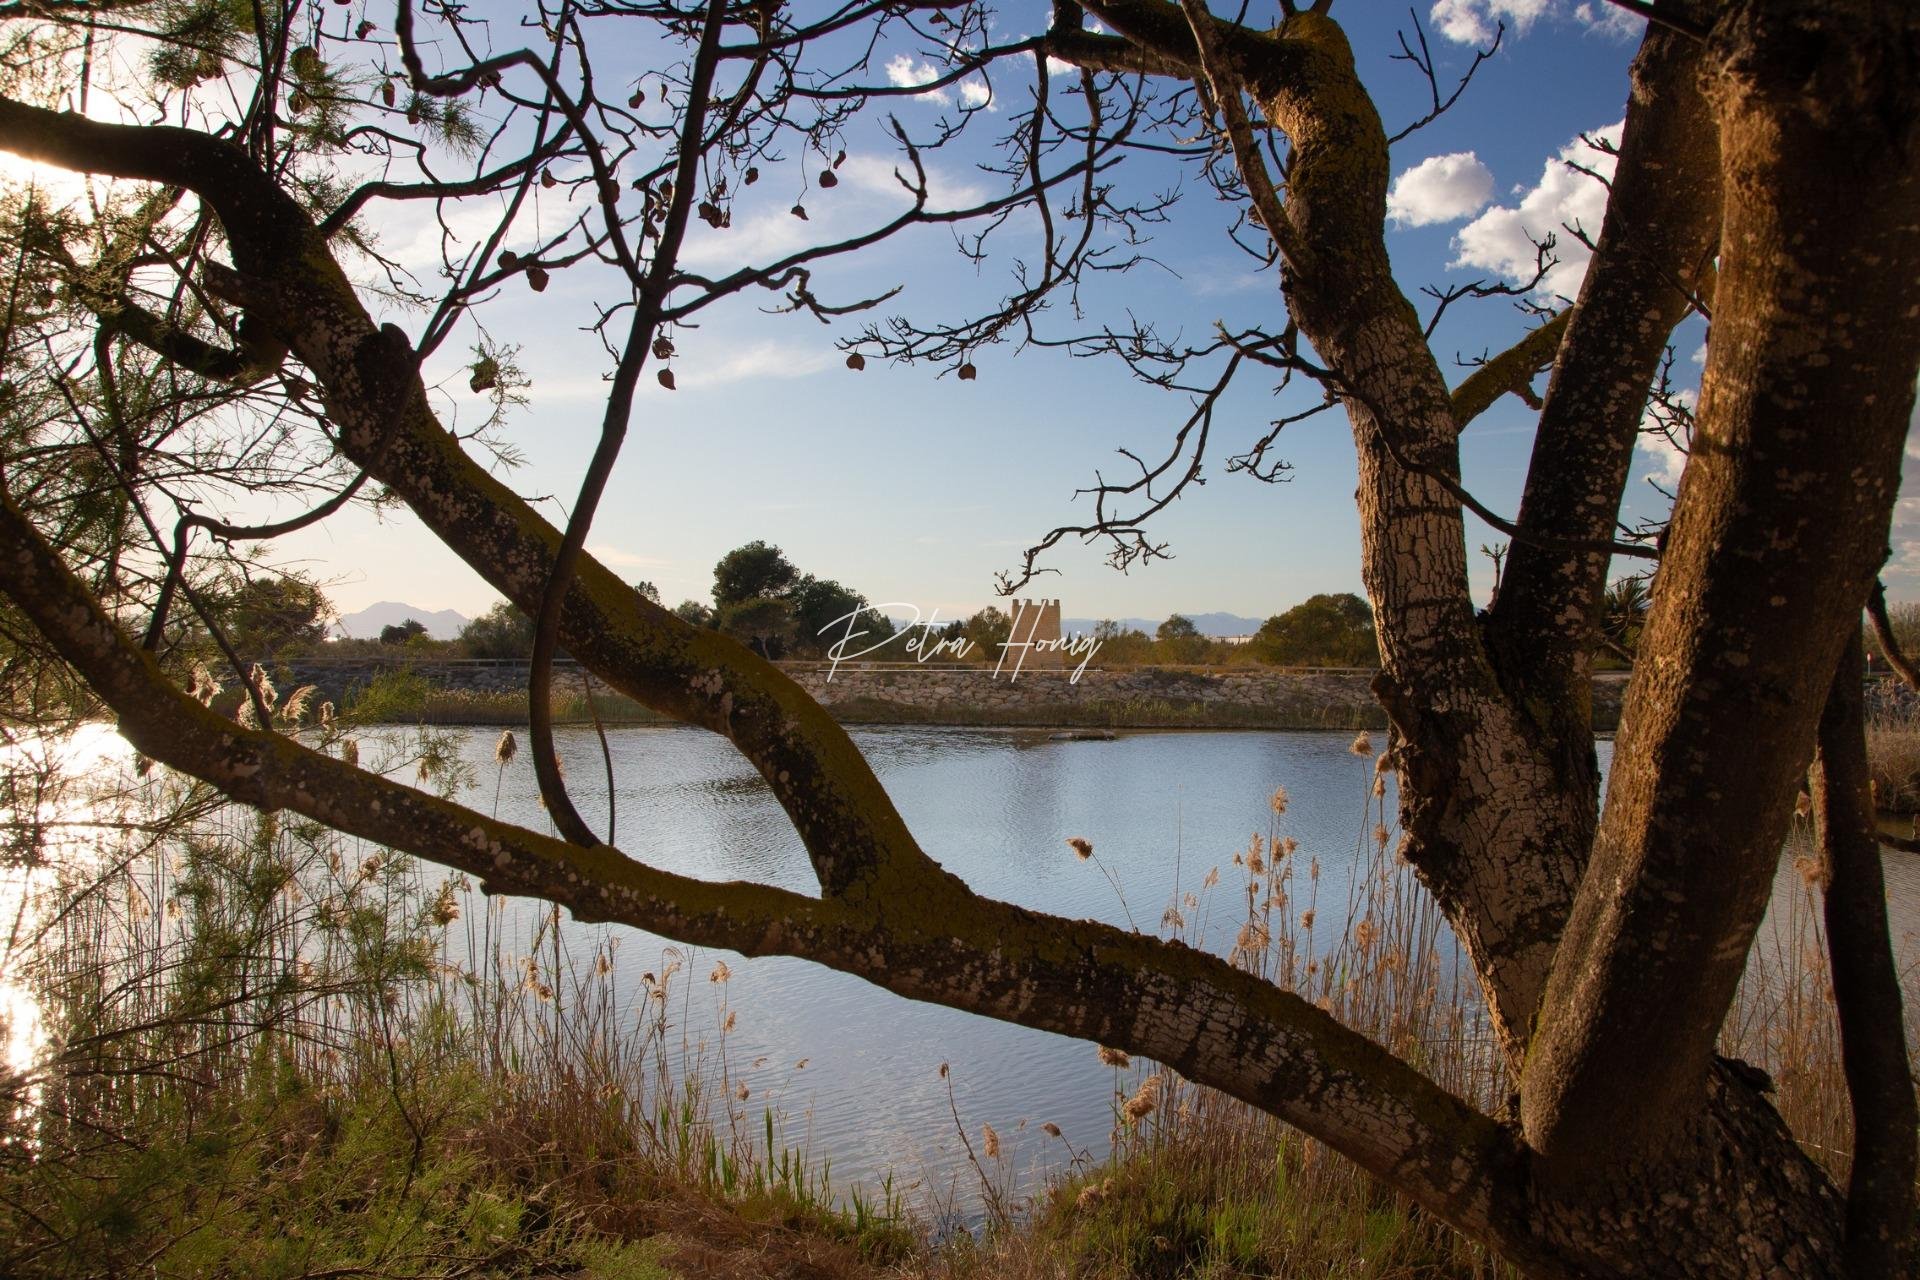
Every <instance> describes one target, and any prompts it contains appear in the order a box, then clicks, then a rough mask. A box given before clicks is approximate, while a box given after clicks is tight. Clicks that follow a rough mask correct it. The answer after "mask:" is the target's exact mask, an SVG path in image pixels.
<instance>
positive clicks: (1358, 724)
mask: <svg viewBox="0 0 1920 1280" xmlns="http://www.w3.org/2000/svg"><path fill="white" fill-rule="evenodd" d="M553 709H554V721H555V722H556V723H558V724H591V723H593V722H594V720H595V718H596V717H597V718H598V720H599V722H600V723H601V724H608V725H614V724H619V725H627V724H669V723H672V721H670V720H668V719H667V717H665V716H662V715H660V714H659V713H658V712H655V711H653V710H651V709H649V708H647V707H643V706H641V705H640V704H639V703H638V702H635V701H634V700H633V699H632V698H629V697H627V696H626V695H625V694H620V693H613V692H600V691H596V692H595V693H594V694H593V695H592V698H591V700H590V701H589V699H588V697H587V696H586V695H585V694H583V693H580V692H578V691H577V690H576V691H571V692H561V693H556V694H555V695H554V701H553ZM827 709H828V710H829V711H830V712H832V714H833V716H834V718H835V719H837V720H839V721H840V722H841V723H842V724H914V725H954V726H966V727H1002V728H1034V727H1058V728H1097V729H1363V728H1374V729H1377V728H1382V727H1384V726H1385V723H1386V720H1385V715H1384V713H1383V712H1382V711H1381V710H1380V709H1379V708H1378V707H1377V706H1373V705H1371V704H1369V705H1367V706H1363V707H1349V706H1337V705H1323V706H1293V707H1252V706H1245V705H1241V704H1238V703H1216V702H1195V701H1190V700H1174V699H1166V698H1145V697H1142V698H1125V699H1098V700H1090V701H1079V702H1033V703H1027V704H1021V705H1019V706H990V705H982V704H975V703H939V704H936V705H933V706H923V705H920V704H917V703H912V702H904V701H897V700H894V699H890V698H881V697H874V696H867V695H863V696H857V697H852V698H844V699H841V700H840V701H837V702H834V703H832V704H830V705H829V706H828V708H827ZM348 710H349V711H351V712H352V714H353V715H354V716H355V718H356V719H358V720H360V721H361V722H362V723H367V724H412V725H418V724H427V725H514V726H517V725H523V724H525V723H526V722H527V697H526V693H525V691H523V690H522V691H502V692H487V691H481V690H468V689H448V688H445V687H442V686H439V685H435V684H433V683H432V682H431V681H429V680H428V679H427V678H426V677H425V676H422V675H420V674H419V673H417V672H413V671H396V672H390V673H388V674H385V675H382V676H380V677H378V678H376V679H375V680H373V681H371V682H369V683H368V684H367V685H366V686H365V687H363V688H361V689H358V690H356V691H355V692H354V695H353V697H352V699H351V700H350V701H349V703H348Z"/></svg>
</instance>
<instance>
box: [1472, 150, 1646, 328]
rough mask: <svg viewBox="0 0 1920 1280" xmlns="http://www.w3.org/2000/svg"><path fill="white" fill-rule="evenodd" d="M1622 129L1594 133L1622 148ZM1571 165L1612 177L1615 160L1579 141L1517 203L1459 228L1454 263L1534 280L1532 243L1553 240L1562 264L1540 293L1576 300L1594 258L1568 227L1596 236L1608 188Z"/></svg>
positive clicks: (1546, 169)
mask: <svg viewBox="0 0 1920 1280" xmlns="http://www.w3.org/2000/svg"><path fill="white" fill-rule="evenodd" d="M1620 131H1621V125H1619V124H1614V125H1609V126H1608V127H1607V128H1605V129H1599V130H1596V131H1595V135H1596V136H1597V137H1599V138H1602V139H1605V140H1606V141H1607V142H1609V143H1612V144H1614V145H1615V146H1618V145H1619V142H1620ZM1569 162H1571V163H1572V164H1578V165H1580V166H1582V167H1583V168H1587V169H1591V170H1592V171H1593V172H1594V173H1598V174H1600V175H1601V176H1602V177H1605V178H1612V177H1613V164H1614V160H1613V157H1612V156H1610V155H1608V154H1606V153H1605V152H1601V151H1595V150H1594V149H1593V148H1591V147H1589V146H1588V145H1587V144H1586V143H1585V142H1584V141H1583V140H1581V139H1579V138H1575V139H1574V140H1573V141H1572V142H1569V143H1568V144H1567V145H1566V146H1564V147H1562V148H1560V154H1559V156H1558V157H1556V158H1555V159H1552V160H1549V161H1547V163H1546V167H1545V168H1544V169H1543V170H1542V171H1541V174H1540V181H1539V182H1538V183H1537V184H1536V185H1535V186H1534V187H1533V188H1532V189H1531V190H1527V191H1524V192H1522V191H1519V190H1518V189H1516V194H1519V196H1520V199H1519V202H1518V203H1517V204H1514V205H1511V206H1495V207H1494V208H1491V209H1489V210H1487V211H1486V212H1485V213H1483V214H1481V215H1480V216H1479V217H1478V218H1475V219H1474V220H1473V221H1472V222H1469V223H1468V224H1467V225H1466V226H1464V227H1462V228H1460V233H1459V234H1458V235H1456V236H1455V237H1454V238H1453V245H1454V249H1455V250H1456V254H1457V256H1456V257H1455V258H1454V260H1453V263H1452V265H1453V266H1454V267H1477V268H1479V269H1481V270H1484V271H1492V272H1496V273H1497V274H1499V275H1502V276H1505V277H1506V278H1507V279H1509V280H1515V281H1524V280H1530V279H1532V278H1533V273H1534V248H1533V241H1534V240H1544V239H1545V238H1546V237H1547V236H1554V237H1556V243H1555V245H1554V256H1555V257H1557V258H1558V259H1559V262H1558V264H1557V265H1555V266H1554V268H1553V269H1552V270H1551V271H1549V272H1548V273H1547V277H1546V279H1545V280H1543V281H1541V284H1540V291H1541V292H1542V293H1545V294H1549V295H1555V294H1557V295H1559V296H1561V297H1567V298H1572V297H1576V296H1578V294H1579V292H1580V281H1581V280H1582V279H1584V278H1585V277H1586V274H1587V261H1588V259H1589V258H1591V257H1592V256H1593V255H1592V254H1591V253H1589V252H1588V251H1587V247H1586V246H1585V245H1583V244H1581V243H1580V242H1579V241H1578V240H1576V239H1575V238H1574V237H1573V236H1571V235H1569V234H1568V233H1567V231H1566V228H1567V227H1579V228H1581V229H1582V230H1583V231H1585V232H1586V234H1587V235H1589V236H1598V235H1599V234H1600V224H1601V221H1602V220H1603V219H1604V218H1605V217H1606V212H1607V189H1606V187H1605V186H1603V185H1602V184H1601V183H1599V182H1596V181H1595V180H1594V179H1593V178H1592V176H1590V175H1589V174H1585V173H1581V172H1580V171H1579V170H1577V169H1573V168H1570V167H1568V165H1569ZM1529 237H1531V238H1529Z"/></svg>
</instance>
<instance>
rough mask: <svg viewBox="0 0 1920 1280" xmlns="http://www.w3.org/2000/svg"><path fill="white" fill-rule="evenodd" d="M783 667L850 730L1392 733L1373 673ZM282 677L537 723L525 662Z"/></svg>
mask: <svg viewBox="0 0 1920 1280" xmlns="http://www.w3.org/2000/svg"><path fill="white" fill-rule="evenodd" d="M780 665H781V669H782V670H783V671H784V672H785V673H786V674H787V675H788V676H789V677H791V678H792V679H793V680H794V682H795V683H797V684H798V685H800V687H801V688H802V689H804V690H805V691H806V692H807V693H808V694H809V695H810V696H811V697H813V698H814V699H815V700H816V701H817V702H819V703H820V705H821V706H823V707H824V708H825V709H826V710H827V712H828V713H829V714H831V715H832V716H833V717H834V718H835V719H836V720H838V721H839V722H840V723H841V724H844V725H919V726H926V727H946V728H970V727H971V728H1006V729H1062V730H1065V729H1111V730H1120V729H1129V730H1139V729H1268V730H1306V729H1341V730H1353V731H1358V730H1361V729H1370V730H1382V729H1385V728H1386V727H1387V717H1386V712H1385V710H1384V709H1383V708H1382V707H1381V706H1380V704H1379V703H1378V701H1376V700H1375V698H1374V694H1373V687H1372V685H1373V679H1374V677H1375V675H1376V674H1377V669H1374V668H1325V667H1310V668H1272V667H1237V666H1236V667H1169V666H1147V667H1127V668H1113V669H1107V670H1089V671H1087V672H1086V673H1084V675H1083V676H1082V677H1081V678H1079V679H1077V680H1075V679H1072V678H1070V673H1069V672H1068V671H1066V670H1045V669H1041V670H1028V671H1026V672H1023V673H1022V674H1021V676H1020V678H1019V679H1017V680H1009V679H1004V678H996V677H995V675H994V672H993V669H992V668H989V667H959V666H940V667H934V666H928V667H915V666H911V665H905V664H902V665H898V666H893V665H881V664H872V665H866V666H859V667H854V666H850V665H844V664H843V665H842V666H840V667H839V668H838V669H837V670H836V669H835V668H833V667H831V666H830V665H829V664H827V663H820V662H790V663H782V664H780ZM273 666H274V675H275V678H276V679H277V680H278V679H282V678H284V679H285V680H286V681H289V682H290V683H291V684H292V685H308V684H311V685H315V686H317V688H318V690H319V693H318V696H319V697H320V698H322V699H325V700H329V701H333V702H334V703H336V705H338V706H341V707H343V708H346V709H347V710H349V711H351V712H353V713H355V714H356V715H359V716H360V717H361V718H363V719H365V720H367V721H369V722H382V723H425V724H436V725H491V726H504V727H509V728H511V727H514V726H516V725H522V724H525V723H526V721H527V716H526V711H525V699H526V664H525V663H524V662H509V661H474V660H464V661H462V660H444V659H442V660H437V661H429V660H409V659H406V658H391V659H389V658H360V659H313V658H295V659H288V660H283V661H280V662H277V663H275V664H273ZM570 669H573V668H571V664H568V666H567V667H563V668H561V669H560V670H558V671H557V672H556V677H557V678H556V684H557V685H558V686H559V689H560V690H561V691H560V692H559V693H557V694H556V697H555V706H554V715H555V722H556V723H578V724H591V723H593V722H594V720H595V718H596V717H597V718H598V720H599V721H600V723H602V724H603V725H631V724H642V725H644V724H671V723H673V721H672V720H670V719H668V718H667V717H665V716H662V715H659V714H658V713H656V712H653V711H651V710H649V709H648V708H646V707H643V706H641V705H640V704H639V703H637V702H635V701H633V700H632V699H630V698H627V697H625V696H624V695H622V694H618V693H614V692H611V691H606V690H603V689H600V688H595V689H594V690H593V692H592V694H591V701H589V696H588V694H587V693H586V691H585V688H584V681H581V682H579V683H576V682H574V681H571V680H568V679H567V675H568V672H569V670H570ZM1625 684H1626V673H1625V672H1602V673H1598V674H1596V676H1595V677H1594V683H1593V721H1594V727H1595V729H1596V730H1598V731H1600V732H1611V731H1612V729H1613V728H1614V727H1615V725H1616V723H1617V722H1618V719H1619V712H1620V702H1621V695H1622V693H1623V692H1624V688H1625Z"/></svg>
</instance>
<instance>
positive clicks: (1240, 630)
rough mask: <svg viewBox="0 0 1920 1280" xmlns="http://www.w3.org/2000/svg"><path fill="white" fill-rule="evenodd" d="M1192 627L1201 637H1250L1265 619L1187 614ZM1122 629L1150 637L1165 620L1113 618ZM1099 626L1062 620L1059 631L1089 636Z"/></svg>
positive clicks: (1094, 622) (1079, 620)
mask: <svg viewBox="0 0 1920 1280" xmlns="http://www.w3.org/2000/svg"><path fill="white" fill-rule="evenodd" d="M1186 616H1187V617H1188V618H1190V619H1192V621H1193V625H1194V626H1195V627H1196V628H1198V629H1199V632H1200V634H1201V635H1203V636H1250V635H1252V634H1253V633H1254V632H1256V631H1258V630H1259V629H1260V624H1261V623H1263V622H1265V621H1266V619H1265V618H1243V617H1241V616H1240V615H1239V614H1237V613H1189V614H1187V615H1186ZM1114 621H1115V622H1117V623H1119V624H1120V625H1121V626H1122V627H1126V628H1131V629H1132V630H1136V631H1144V632H1146V633H1147V634H1148V635H1152V634H1153V633H1154V632H1155V631H1156V630H1157V629H1158V628H1159V626H1160V624H1161V623H1162V622H1165V621H1166V619H1165V618H1115V619H1114ZM1098 624H1099V619H1097V618H1062V619H1061V620H1060V629H1061V630H1062V631H1064V632H1066V633H1067V634H1068V635H1072V634H1074V633H1075V632H1079V633H1081V634H1082V635H1090V634H1092V632H1093V629H1094V627H1095V626H1097V625H1098Z"/></svg>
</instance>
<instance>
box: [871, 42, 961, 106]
mask: <svg viewBox="0 0 1920 1280" xmlns="http://www.w3.org/2000/svg"><path fill="white" fill-rule="evenodd" d="M940 74H941V73H940V68H938V67H936V66H934V65H933V64H932V63H931V62H915V61H914V60H913V57H912V55H910V54H905V53H898V54H895V55H894V56H893V57H891V58H889V59H887V83H888V84H890V85H892V86H893V87H894V88H896V89H911V88H913V87H914V86H916V85H923V84H931V83H932V82H933V81H935V80H938V79H939V78H940ZM915 96H916V97H919V98H923V99H925V100H926V101H928V102H938V103H941V104H942V105H944V104H946V103H950V102H952V101H953V95H952V94H951V93H948V92H947V91H946V90H945V89H928V90H927V91H926V92H924V93H920V94H916V95H915Z"/></svg>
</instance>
